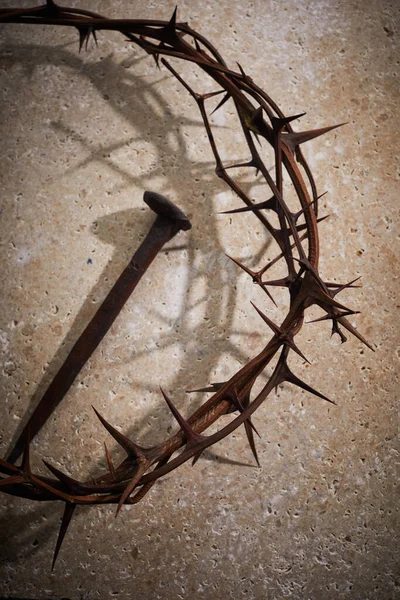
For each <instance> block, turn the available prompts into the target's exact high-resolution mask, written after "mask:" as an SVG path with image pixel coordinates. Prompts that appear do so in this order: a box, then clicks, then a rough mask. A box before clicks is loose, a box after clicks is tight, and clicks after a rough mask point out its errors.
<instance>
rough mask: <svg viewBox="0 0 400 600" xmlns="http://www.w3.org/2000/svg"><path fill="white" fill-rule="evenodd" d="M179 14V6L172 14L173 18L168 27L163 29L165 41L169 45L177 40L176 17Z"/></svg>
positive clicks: (165, 26)
mask: <svg viewBox="0 0 400 600" xmlns="http://www.w3.org/2000/svg"><path fill="white" fill-rule="evenodd" d="M177 12H178V6H175V10H174V12H173V13H172V17H171V18H170V20H169V21H168V23H167V24H166V25H164V27H163V38H164V39H163V40H162V41H165V42H167V43H170V44H173V43H174V42H175V40H176V39H177V37H178V35H177V33H176V15H177Z"/></svg>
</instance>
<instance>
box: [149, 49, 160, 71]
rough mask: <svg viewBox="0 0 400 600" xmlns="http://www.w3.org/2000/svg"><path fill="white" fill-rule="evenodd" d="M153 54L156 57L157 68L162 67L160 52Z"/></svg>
mask: <svg viewBox="0 0 400 600" xmlns="http://www.w3.org/2000/svg"><path fill="white" fill-rule="evenodd" d="M151 56H152V57H153V58H154V62H155V63H156V67H157V69H160V53H159V52H153V53H152V55H151Z"/></svg>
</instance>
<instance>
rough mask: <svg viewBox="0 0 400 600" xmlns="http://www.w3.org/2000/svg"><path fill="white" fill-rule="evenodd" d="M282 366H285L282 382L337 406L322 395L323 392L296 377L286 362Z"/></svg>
mask: <svg viewBox="0 0 400 600" xmlns="http://www.w3.org/2000/svg"><path fill="white" fill-rule="evenodd" d="M282 364H283V375H282V377H283V379H282V381H287V382H288V383H292V384H293V385H296V386H297V387H300V388H301V389H303V390H305V391H306V392H310V394H314V396H317V397H318V398H322V400H326V401H327V402H330V403H331V404H335V405H336V402H334V401H333V400H330V399H329V398H327V396H324V395H323V394H321V392H318V391H317V390H315V389H314V388H312V387H311V386H310V385H308V384H307V383H305V382H304V381H302V380H301V379H299V378H298V377H297V376H296V375H294V373H292V371H291V370H290V369H289V367H288V366H287V363H286V360H285V362H284V363H282Z"/></svg>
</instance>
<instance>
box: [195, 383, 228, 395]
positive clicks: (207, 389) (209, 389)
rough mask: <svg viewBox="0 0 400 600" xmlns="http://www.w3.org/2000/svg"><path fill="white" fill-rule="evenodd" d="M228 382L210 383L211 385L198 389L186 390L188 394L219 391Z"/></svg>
mask: <svg viewBox="0 0 400 600" xmlns="http://www.w3.org/2000/svg"><path fill="white" fill-rule="evenodd" d="M225 383H226V381H224V382H223V383H210V385H209V386H207V387H204V388H198V389H196V390H186V393H187V394H192V393H195V392H217V391H218V390H219V389H220V388H222V386H224V385H225Z"/></svg>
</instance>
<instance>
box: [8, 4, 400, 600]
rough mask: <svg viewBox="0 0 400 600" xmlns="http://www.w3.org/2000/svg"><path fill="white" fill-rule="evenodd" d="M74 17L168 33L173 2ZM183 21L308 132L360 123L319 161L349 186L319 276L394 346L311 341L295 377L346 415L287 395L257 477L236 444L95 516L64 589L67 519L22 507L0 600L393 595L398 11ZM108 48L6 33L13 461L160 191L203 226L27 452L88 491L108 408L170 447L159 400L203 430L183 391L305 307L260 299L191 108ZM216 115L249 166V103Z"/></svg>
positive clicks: (12, 517)
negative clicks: (242, 120) (84, 482)
mask: <svg viewBox="0 0 400 600" xmlns="http://www.w3.org/2000/svg"><path fill="white" fill-rule="evenodd" d="M67 3H68V2H67V0H65V4H67ZM69 4H73V5H74V6H80V7H82V8H88V9H91V10H96V11H98V12H100V13H103V14H105V15H107V16H114V17H121V18H122V17H132V18H160V19H168V18H169V17H170V16H171V14H172V11H173V8H174V2H172V0H171V1H169V0H168V1H164V2H161V1H159V0H154V1H150V0H149V1H148V2H147V3H143V6H140V3H132V2H131V1H130V0H120V1H118V0H113V1H112V2H111V1H110V0H95V1H93V2H89V1H88V0H81V1H80V2H75V1H74V2H69ZM28 5H29V6H31V5H35V2H22V1H17V0H14V1H12V2H11V1H10V2H1V6H3V7H4V6H7V7H8V6H28ZM178 20H180V21H189V23H190V25H191V26H192V27H193V28H194V29H196V30H198V31H200V32H201V33H202V34H203V35H205V36H206V37H207V38H209V39H210V41H211V42H213V43H214V44H215V45H216V46H217V48H218V49H219V50H220V51H221V52H222V54H223V56H224V58H225V59H226V60H227V62H228V64H229V65H230V66H232V67H234V66H235V61H239V62H240V63H241V64H242V66H243V67H244V69H245V70H246V72H247V73H248V74H249V75H251V77H252V78H253V79H254V80H255V81H256V82H257V83H258V84H259V85H260V86H261V87H263V88H264V89H266V90H267V91H268V93H269V94H270V95H271V96H272V97H273V98H274V99H275V100H276V101H277V102H278V104H279V105H280V107H281V108H282V109H283V110H284V112H285V113H286V114H296V113H300V112H303V111H306V112H307V115H306V116H305V117H303V118H302V122H301V123H300V124H296V127H297V128H298V129H300V128H303V129H312V128H315V127H321V126H324V125H330V124H335V123H340V122H345V121H347V122H348V125H347V126H346V127H343V128H341V129H339V130H337V131H334V132H332V133H330V134H329V135H327V136H325V137H323V138H320V139H318V140H315V141H313V142H311V143H308V144H307V147H305V153H306V155H307V157H308V159H309V161H310V164H311V167H312V170H313V173H314V175H315V178H316V181H317V184H318V190H319V191H320V192H321V193H322V192H324V191H325V190H327V191H328V192H329V194H327V195H326V196H324V198H323V200H322V202H321V204H322V206H321V212H322V214H326V213H330V215H331V216H330V218H329V219H328V220H327V221H325V222H324V223H323V224H321V228H320V231H321V254H322V257H321V273H322V274H323V275H324V276H325V277H326V279H328V280H332V278H337V279H336V280H337V281H348V280H350V279H353V278H355V277H357V276H359V275H362V283H363V288H362V289H360V290H350V291H348V292H346V293H344V294H342V296H341V298H342V301H343V302H344V303H345V304H347V305H350V306H351V307H354V308H355V309H357V310H360V311H361V315H357V316H355V317H352V319H351V320H352V322H353V323H354V324H356V326H357V327H358V328H359V329H360V331H361V332H362V333H363V334H364V335H366V336H367V337H368V339H369V340H371V342H372V343H373V345H374V347H375V348H376V352H375V353H372V352H370V351H369V350H367V349H366V348H365V347H363V346H362V345H361V344H360V343H359V342H358V341H357V340H356V339H350V340H349V341H348V342H347V343H346V344H345V345H341V344H340V342H339V340H338V339H336V338H335V337H334V338H332V339H330V328H329V325H328V324H324V323H318V324H312V325H306V326H305V327H304V329H303V331H302V333H301V335H300V336H299V338H298V339H299V345H300V346H301V348H302V349H303V350H304V352H305V354H306V355H307V356H308V357H309V359H310V360H311V362H312V364H311V366H308V367H307V366H306V365H305V364H304V363H303V361H301V360H300V359H299V360H298V361H297V360H294V359H293V363H292V364H293V368H294V369H295V370H296V372H297V373H298V374H299V375H300V376H302V377H303V378H304V379H305V380H306V381H307V382H309V383H310V384H311V385H314V386H315V387H317V388H318V389H320V390H321V391H322V392H323V393H325V394H327V395H328V396H330V397H331V398H332V399H333V400H335V401H336V402H337V406H331V405H328V404H327V403H324V402H322V401H320V400H318V399H317V398H315V397H312V396H310V395H308V394H306V393H302V392H300V391H299V390H297V389H294V388H292V387H291V386H290V385H284V386H281V387H280V388H279V390H278V392H277V394H276V395H275V394H273V395H271V397H270V398H269V399H268V401H267V402H266V403H265V404H264V405H263V406H262V407H261V409H260V410H259V411H258V412H257V414H256V416H255V419H254V421H255V424H256V426H257V428H258V430H259V432H260V434H261V440H260V441H258V450H259V455H260V461H261V465H262V466H261V468H260V469H258V468H255V467H254V466H253V462H254V461H253V459H252V456H251V453H250V451H249V448H248V446H247V444H246V441H245V436H244V432H243V431H242V430H241V429H240V430H238V431H237V432H236V433H235V434H234V435H232V436H231V437H230V438H228V439H226V440H224V442H222V443H220V444H219V445H218V446H216V447H215V448H213V449H212V451H209V452H205V453H204V457H202V458H201V459H200V460H199V462H198V463H197V465H196V466H195V467H193V468H192V467H191V466H189V465H185V466H183V467H181V468H180V469H179V470H178V471H175V472H174V473H172V474H171V475H169V476H167V477H166V478H165V479H163V480H161V481H159V482H158V483H157V485H156V486H155V487H154V489H153V490H152V492H151V494H150V495H149V496H148V497H147V499H146V500H145V501H144V502H143V503H142V504H140V505H138V506H137V507H131V508H129V507H126V508H124V509H123V510H122V511H121V514H120V515H119V517H118V519H115V518H114V516H115V509H114V508H113V507H104V508H99V507H94V508H91V509H81V510H78V511H77V516H76V518H75V520H74V521H73V523H72V526H71V528H70V531H69V533H68V536H67V538H66V540H65V543H64V546H63V549H62V551H61V553H60V556H59V560H58V563H57V565H56V568H55V570H54V572H53V573H51V572H50V565H51V557H52V553H53V549H54V545H55V541H56V536H57V529H58V525H59V519H60V515H61V510H62V507H61V506H60V505H59V504H57V503H51V504H47V503H40V504H39V503H37V504H35V503H33V502H30V501H25V500H20V499H13V498H11V497H9V496H6V495H2V496H1V497H0V507H1V529H0V531H1V534H0V535H1V539H2V549H1V563H0V595H1V596H4V597H7V598H17V597H18V598H30V599H39V598H40V599H42V598H46V599H60V598H68V599H71V600H78V599H79V600H92V599H93V600H94V599H97V598H100V599H106V598H118V599H121V600H122V599H141V600H155V599H157V598H160V599H166V598H168V599H175V598H180V599H186V598H190V599H199V600H200V599H203V598H204V599H226V598H234V599H235V600H238V599H240V598H248V599H249V600H250V599H255V600H278V599H279V600H280V599H282V598H291V599H293V600H319V599H323V600H325V599H326V600H338V599H340V600H345V599H346V600H347V599H356V600H359V599H360V600H367V599H368V600H372V599H374V600H375V599H376V600H378V599H379V600H389V599H390V600H395V599H396V598H400V582H399V570H398V558H399V549H398V548H399V541H398V525H399V521H398V506H397V503H398V497H397V498H396V493H395V487H396V478H398V475H399V471H398V463H397V461H398V457H399V446H398V440H396V436H397V434H398V420H397V410H398V406H396V401H397V399H396V396H397V397H398V390H399V386H398V364H399V335H398V321H397V319H398V308H399V300H398V297H399V288H398V280H397V273H396V267H397V260H398V255H399V250H400V249H399V244H398V241H399V235H398V232H399V219H398V217H399V214H398V210H399V209H398V207H399V175H400V167H399V164H398V161H397V153H398V135H399V121H400V115H399V110H398V99H399V91H400V90H399V83H398V76H399V49H398V27H399V20H400V13H399V5H398V3H396V2H394V1H393V2H390V1H388V0H383V1H381V2H375V1H373V0H368V1H367V2H362V3H361V2H357V1H355V0H350V1H348V0H347V1H335V0H330V1H329V0H316V1H311V0H297V1H296V2H295V1H294V0H282V1H281V2H274V1H270V0H264V1H261V0H255V1H254V2H249V1H247V0H244V1H243V2H230V1H228V0H220V1H219V2H212V1H210V2H207V1H204V2H201V3H200V2H198V1H196V0H185V2H182V3H181V4H180V5H179V15H178ZM98 37H99V47H98V48H96V47H94V46H93V45H92V46H91V47H90V51H89V52H88V53H85V52H82V53H81V54H78V43H77V41H78V36H77V33H76V32H75V31H72V30H67V29H56V28H54V27H51V26H49V27H33V26H29V27H28V26H16V25H8V26H1V28H0V38H1V53H0V94H1V132H2V144H1V150H0V152H1V189H2V236H1V240H2V244H1V256H2V291H3V294H2V305H1V317H0V318H1V324H0V329H1V331H0V341H1V349H2V357H1V370H2V375H3V378H2V384H3V393H2V419H1V424H0V435H1V438H0V443H1V452H2V455H4V454H5V453H6V451H7V448H9V446H10V443H11V441H12V439H14V438H15V434H16V431H19V430H20V428H21V426H22V424H23V423H24V422H25V420H26V415H27V413H28V411H29V410H30V409H31V408H32V406H34V405H35V403H36V402H37V398H38V395H39V394H40V392H43V390H44V389H45V387H46V385H47V384H48V383H49V381H50V379H51V376H52V375H53V374H54V373H55V372H56V370H57V367H58V366H59V365H60V363H61V361H62V360H63V358H64V357H65V356H66V354H67V352H68V350H69V349H70V347H71V345H72V344H73V342H74V341H75V340H76V338H77V336H78V335H79V333H80V331H81V330H82V328H83V327H84V326H85V324H86V323H87V321H88V319H89V318H90V317H91V315H92V314H93V312H94V311H95V310H96V307H97V306H98V305H99V303H100V302H101V301H102V299H103V298H104V296H105V294H106V293H107V291H108V290H109V288H110V287H111V285H112V284H113V282H114V281H115V279H116V278H117V277H118V275H119V273H120V272H121V270H122V269H123V268H124V266H125V264H126V262H127V260H128V257H130V256H131V254H132V253H133V251H134V250H135V249H136V247H137V246H138V244H139V242H140V240H141V239H143V237H144V235H145V234H146V232H147V230H148V228H149V226H150V224H151V222H152V220H153V217H152V215H151V214H150V212H149V210H148V208H147V207H145V205H144V204H143V201H142V196H143V191H144V190H146V189H150V190H153V191H157V192H160V193H163V194H164V195H166V196H168V197H169V198H170V199H171V200H173V201H174V202H175V203H177V204H178V205H179V206H180V207H181V208H182V209H183V210H184V211H185V212H186V213H187V214H188V215H189V216H190V218H191V220H192V223H193V229H192V231H190V232H185V233H181V234H180V235H179V237H177V238H176V239H175V240H174V241H173V242H171V243H170V244H169V245H168V247H167V248H166V250H165V252H163V253H162V254H161V255H160V256H159V257H158V258H157V259H156V262H155V263H154V265H153V266H152V267H151V269H150V270H149V272H148V274H147V275H146V277H145V279H144V280H143V281H142V282H141V284H140V285H139V287H138V288H137V290H136V291H135V293H134V295H133V297H132V298H131V300H130V301H129V302H128V304H127V306H126V308H125V309H124V311H123V313H122V314H121V316H120V318H119V319H118V321H117V322H116V323H115V325H114V326H113V327H112V329H111V332H110V333H109V335H108V336H107V338H106V339H105V340H104V342H103V343H102V344H101V346H100V347H99V349H98V350H97V351H96V353H95V355H94V356H93V357H92V359H91V360H90V362H89V364H88V365H87V367H86V368H85V369H84V370H83V372H82V373H81V376H80V377H79V378H78V380H77V381H76V383H75V385H74V387H73V389H72V390H71V392H70V393H69V394H68V396H67V398H66V399H65V400H64V402H63V403H62V404H61V406H60V407H59V408H58V410H57V412H56V413H55V414H54V416H53V417H52V418H51V420H50V421H49V423H48V424H47V425H46V427H45V428H44V429H43V431H42V432H41V433H40V435H39V436H38V437H37V439H36V440H35V441H34V443H33V444H32V453H33V466H34V468H36V469H39V470H40V471H41V472H43V473H44V472H45V469H44V466H43V464H42V462H41V460H42V458H45V459H47V460H50V461H51V462H52V463H53V464H54V465H55V466H57V467H59V468H62V469H65V470H66V471H67V472H69V473H71V474H72V475H73V476H74V477H77V478H81V479H84V478H89V477H90V476H91V475H93V476H95V475H96V474H98V473H99V472H101V471H102V470H104V468H105V459H104V448H103V443H104V441H105V440H106V441H107V443H108V445H109V446H110V447H111V448H112V453H113V456H114V457H115V459H116V460H118V459H119V458H120V457H121V455H120V454H119V453H118V450H117V449H116V448H115V447H113V443H112V440H111V438H110V437H109V436H108V435H107V433H106V432H105V430H104V429H103V428H102V427H101V425H100V423H99V422H98V420H97V419H96V417H95V415H94V413H93V411H92V409H91V405H92V404H93V405H94V406H95V407H96V408H97V409H98V410H100V412H102V413H103V415H104V416H105V417H106V418H107V419H108V420H109V421H110V422H111V423H113V424H115V425H117V426H120V427H121V429H122V430H123V431H124V432H127V433H128V434H129V435H130V436H132V438H133V439H135V440H137V441H139V442H140V443H142V444H143V445H146V444H151V443H155V442H160V441H162V440H163V439H164V438H165V436H166V435H167V434H168V433H171V432H173V431H175V430H176V424H175V423H174V421H173V418H172V417H171V415H170V413H169V412H168V409H167V408H166V406H165V403H164V402H163V400H162V398H161V395H160V392H159V385H160V384H161V385H162V386H163V387H164V388H165V389H166V390H167V391H168V393H169V394H170V396H171V398H173V399H174V402H175V403H176V405H177V406H178V408H179V409H180V410H181V411H182V412H183V413H184V414H189V411H190V410H191V409H193V408H195V407H197V406H198V405H199V403H200V402H201V401H202V398H201V396H200V395H192V396H189V395H187V394H186V393H185V390H186V389H188V388H196V387H200V386H203V385H205V384H207V383H208V382H209V381H221V380H225V379H226V378H227V377H228V376H229V375H231V374H233V373H234V372H236V370H237V369H238V368H239V367H240V366H241V365H242V364H244V362H246V361H248V360H249V359H250V358H251V357H253V356H254V355H255V354H256V352H258V351H259V350H260V349H261V348H262V347H263V343H264V342H265V340H266V339H267V337H268V336H269V332H268V331H267V330H266V329H263V327H262V324H261V322H260V320H259V317H258V316H257V315H256V314H255V312H254V311H253V309H252V308H251V305H250V300H253V301H255V302H256V303H257V304H258V305H259V306H260V307H261V308H263V310H265V311H266V312H267V314H268V315H269V316H270V317H271V318H272V319H274V320H275V321H279V320H280V319H281V318H283V316H284V315H285V310H286V307H287V297H286V295H285V294H284V293H279V292H278V293H277V294H276V299H277V301H278V304H279V309H278V308H275V307H274V306H273V305H272V304H271V303H268V302H266V299H265V297H264V296H263V295H260V292H259V290H257V289H256V288H255V286H253V285H252V283H251V281H250V280H249V279H248V278H247V277H246V275H245V274H243V273H241V272H239V271H238V269H237V268H236V267H235V266H234V264H233V263H231V262H230V261H229V260H228V259H227V257H226V256H225V253H228V254H230V255H232V256H234V257H236V258H238V259H241V260H243V262H246V263H247V264H256V262H257V260H258V259H260V252H261V251H262V250H263V257H264V258H265V257H272V256H274V254H275V248H274V247H273V245H272V244H270V240H268V239H267V238H266V237H265V236H264V233H263V232H262V231H261V230H260V228H259V226H258V224H257V222H256V221H255V220H254V219H253V218H252V217H251V216H237V217H236V218H230V217H227V216H224V215H219V214H218V213H219V212H220V211H223V210H227V209H228V208H232V207H237V206H240V201H239V200H237V199H236V198H234V196H233V194H232V193H231V192H230V191H229V190H228V189H227V188H226V187H225V186H224V184H223V182H221V181H220V180H218V179H217V178H216V176H215V174H214V164H213V159H212V155H211V151H210V149H209V145H208V141H207V139H206V136H205V132H204V128H203V126H202V123H201V121H200V117H199V114H198V112H197V108H196V106H194V104H193V101H192V100H191V98H190V97H189V96H188V94H187V93H186V92H185V91H184V90H183V89H182V88H181V86H180V85H179V83H178V82H176V81H175V80H174V79H173V77H172V76H171V75H170V74H169V73H168V72H167V71H166V70H165V69H163V70H160V71H159V70H157V68H156V66H155V64H154V62H153V60H152V59H151V58H149V57H147V56H146V55H144V54H143V53H142V52H140V51H139V50H138V49H136V48H134V47H132V45H130V44H129V43H127V42H125V41H124V40H123V38H122V37H121V36H119V35H117V34H114V33H109V34H107V33H101V34H100V35H99V36H98ZM177 64H178V63H177ZM179 68H180V69H182V71H183V72H184V73H185V74H186V76H187V77H189V79H190V81H191V82H193V83H194V84H195V85H199V86H202V88H201V89H205V90H207V91H211V90H212V89H215V88H213V86H212V84H211V83H209V82H207V81H206V80H205V76H204V75H202V74H200V72H197V71H196V70H195V69H193V68H191V67H188V66H186V67H179ZM194 73H196V75H194ZM214 123H215V124H216V125H217V126H218V133H217V137H218V140H219V143H220V147H221V148H222V154H223V157H224V159H226V160H229V161H230V160H232V161H233V160H237V159H247V158H248V156H247V155H245V156H243V155H242V148H243V146H242V145H241V142H240V136H239V133H238V130H237V129H235V127H234V125H235V124H234V123H233V121H232V107H231V106H230V105H229V103H227V104H226V105H225V106H224V107H223V109H221V111H219V112H217V113H216V114H215V117H214ZM270 166H271V167H272V166H273V161H271V165H270ZM257 193H260V192H259V191H258V192H257ZM255 194H256V192H255ZM255 197H256V195H255ZM257 257H258V259H257ZM313 314H314V313H313V312H312V311H310V316H311V318H312V315H313ZM315 316H318V315H317V313H316V312H315ZM226 418H227V417H226ZM226 418H225V421H224V422H226ZM396 571H397V574H396Z"/></svg>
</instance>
